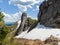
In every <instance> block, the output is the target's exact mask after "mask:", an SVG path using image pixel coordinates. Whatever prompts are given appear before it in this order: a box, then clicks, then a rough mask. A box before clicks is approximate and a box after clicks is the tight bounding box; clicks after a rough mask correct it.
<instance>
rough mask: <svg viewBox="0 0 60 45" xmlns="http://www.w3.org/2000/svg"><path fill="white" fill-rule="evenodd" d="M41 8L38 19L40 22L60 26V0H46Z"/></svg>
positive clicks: (54, 26)
mask: <svg viewBox="0 0 60 45" xmlns="http://www.w3.org/2000/svg"><path fill="white" fill-rule="evenodd" d="M39 9H40V10H39V14H38V21H39V22H40V24H43V25H45V26H47V27H52V28H60V26H59V25H60V0H48V1H44V2H43V3H42V4H41V5H40V7H39Z"/></svg>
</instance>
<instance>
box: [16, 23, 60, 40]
mask: <svg viewBox="0 0 60 45" xmlns="http://www.w3.org/2000/svg"><path fill="white" fill-rule="evenodd" d="M27 31H28V30H27ZM27 31H25V32H22V33H21V34H19V35H18V36H16V37H15V38H26V39H32V40H35V39H40V40H42V41H44V40H46V39H47V38H48V37H50V36H51V35H53V36H55V37H57V38H59V39H60V29H52V28H48V27H45V26H43V25H40V23H38V24H37V26H36V27H35V28H34V29H33V30H31V31H30V32H29V33H27Z"/></svg>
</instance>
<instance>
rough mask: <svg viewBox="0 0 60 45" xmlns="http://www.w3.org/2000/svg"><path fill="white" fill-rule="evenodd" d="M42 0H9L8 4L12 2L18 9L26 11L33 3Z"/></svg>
mask: <svg viewBox="0 0 60 45" xmlns="http://www.w3.org/2000/svg"><path fill="white" fill-rule="evenodd" d="M42 1H43V0H9V4H14V5H15V6H17V7H18V8H19V9H20V11H22V12H24V11H27V8H28V7H29V8H32V6H33V5H35V4H38V3H39V2H42Z"/></svg>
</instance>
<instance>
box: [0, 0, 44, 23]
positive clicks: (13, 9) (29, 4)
mask: <svg viewBox="0 0 60 45" xmlns="http://www.w3.org/2000/svg"><path fill="white" fill-rule="evenodd" d="M43 1H44V0H0V9H1V10H0V11H2V13H3V14H4V16H5V17H4V21H5V22H6V23H12V22H16V21H18V20H20V18H21V15H22V13H23V12H25V13H27V16H28V17H31V18H33V19H37V15H38V12H39V5H40V4H41V3H42V2H43Z"/></svg>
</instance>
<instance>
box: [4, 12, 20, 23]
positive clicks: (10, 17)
mask: <svg viewBox="0 0 60 45" xmlns="http://www.w3.org/2000/svg"><path fill="white" fill-rule="evenodd" d="M3 14H4V16H5V17H4V21H5V22H6V23H8V22H16V21H18V20H19V19H20V17H21V12H17V13H15V14H11V15H10V14H6V13H4V12H3Z"/></svg>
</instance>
